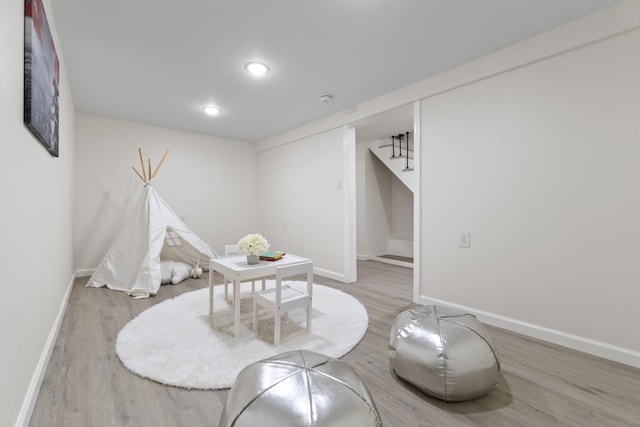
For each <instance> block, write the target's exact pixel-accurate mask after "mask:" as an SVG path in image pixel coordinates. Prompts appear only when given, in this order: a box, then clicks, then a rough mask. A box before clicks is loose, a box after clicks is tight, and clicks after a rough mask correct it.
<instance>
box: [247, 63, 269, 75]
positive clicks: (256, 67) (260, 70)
mask: <svg viewBox="0 0 640 427" xmlns="http://www.w3.org/2000/svg"><path fill="white" fill-rule="evenodd" d="M244 68H245V70H247V71H248V72H249V73H251V74H253V75H254V76H264V75H265V74H267V73H268V72H269V67H267V66H266V65H265V64H263V63H261V62H247V63H246V64H245V66H244Z"/></svg>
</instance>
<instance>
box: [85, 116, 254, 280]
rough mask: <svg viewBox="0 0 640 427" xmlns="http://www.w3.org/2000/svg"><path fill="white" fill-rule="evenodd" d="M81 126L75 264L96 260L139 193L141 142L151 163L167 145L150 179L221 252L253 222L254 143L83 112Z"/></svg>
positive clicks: (93, 263)
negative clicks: (156, 172)
mask: <svg viewBox="0 0 640 427" xmlns="http://www.w3.org/2000/svg"><path fill="white" fill-rule="evenodd" d="M76 128H77V134H76V136H77V141H78V144H77V158H76V189H77V190H76V196H77V199H78V203H77V205H76V221H75V224H74V226H75V236H76V237H75V247H76V260H75V262H76V267H77V268H78V269H89V268H95V267H96V266H97V264H98V263H99V262H100V260H101V259H102V257H103V256H104V254H105V252H106V251H107V249H108V248H109V246H110V245H111V243H112V242H113V238H114V236H115V235H116V234H117V233H118V232H119V231H120V229H121V227H122V225H123V223H124V221H125V220H126V219H127V218H128V216H129V214H130V213H131V210H132V209H133V206H134V205H135V202H136V201H137V199H138V197H139V195H140V193H141V191H142V187H143V183H142V181H141V180H140V178H138V177H137V176H136V175H135V173H134V172H133V170H132V169H131V167H132V166H135V167H136V169H138V171H141V166H140V159H139V156H138V147H140V148H142V153H143V155H144V159H145V163H146V162H147V158H151V162H152V167H153V168H154V169H155V167H156V165H157V164H158V163H159V162H160V159H161V158H162V156H163V154H164V152H165V150H167V149H168V150H169V155H168V156H167V158H166V160H165V161H164V163H163V165H162V168H161V169H160V170H159V172H158V174H157V175H156V177H155V178H154V179H153V180H152V181H151V183H152V185H153V186H154V188H155V189H156V190H157V191H158V192H159V193H160V195H161V196H162V197H163V198H164V199H165V200H166V201H167V203H169V205H170V206H171V208H172V209H173V210H174V211H175V212H176V213H177V214H178V215H180V216H182V217H184V219H185V221H186V223H187V225H188V226H189V227H190V228H191V229H192V230H193V231H194V232H195V233H196V234H197V235H198V236H200V238H202V239H203V240H204V241H205V242H207V243H209V244H210V245H211V246H212V247H213V249H214V250H215V251H216V252H217V253H218V254H224V245H225V244H229V243H236V242H237V241H238V240H239V239H240V238H241V237H242V236H243V235H244V234H246V233H247V232H249V231H251V230H252V229H254V228H255V226H256V223H257V222H256V221H257V197H258V193H257V186H256V185H255V182H256V179H257V172H256V170H257V156H256V152H255V146H254V145H253V144H251V143H248V142H243V141H236V140H229V139H224V138H216V137H212V136H207V135H201V134H196V133H189V132H183V131H178V130H172V129H166V128H160V127H156V126H148V125H143V124H139V123H133V122H127V121H122V120H114V119H109V118H106V117H101V116H95V115H89V114H80V113H79V114H78V115H77V118H76Z"/></svg>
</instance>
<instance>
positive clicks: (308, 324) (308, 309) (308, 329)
mask: <svg viewBox="0 0 640 427" xmlns="http://www.w3.org/2000/svg"><path fill="white" fill-rule="evenodd" d="M307 332H311V304H307Z"/></svg>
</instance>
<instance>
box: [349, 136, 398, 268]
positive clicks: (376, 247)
mask: <svg viewBox="0 0 640 427" xmlns="http://www.w3.org/2000/svg"><path fill="white" fill-rule="evenodd" d="M356 172H357V191H356V194H357V198H358V202H357V210H358V212H357V228H358V236H357V248H358V249H357V252H358V255H359V256H362V257H368V256H374V255H383V254H385V253H387V245H388V242H389V239H390V238H391V219H390V218H391V215H392V212H391V209H392V208H391V180H392V176H393V174H392V173H391V172H390V171H389V169H387V167H386V166H384V165H383V164H382V162H380V160H378V158H377V157H376V156H375V155H373V153H371V151H370V150H369V147H368V144H367V143H358V144H356Z"/></svg>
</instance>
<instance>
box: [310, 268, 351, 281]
mask: <svg viewBox="0 0 640 427" xmlns="http://www.w3.org/2000/svg"><path fill="white" fill-rule="evenodd" d="M313 274H317V275H318V276H322V277H326V278H328V279H333V280H337V281H338V282H342V283H349V282H348V281H347V278H346V276H345V275H344V274H340V273H336V272H335V271H329V270H325V269H323V268H318V267H313Z"/></svg>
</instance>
